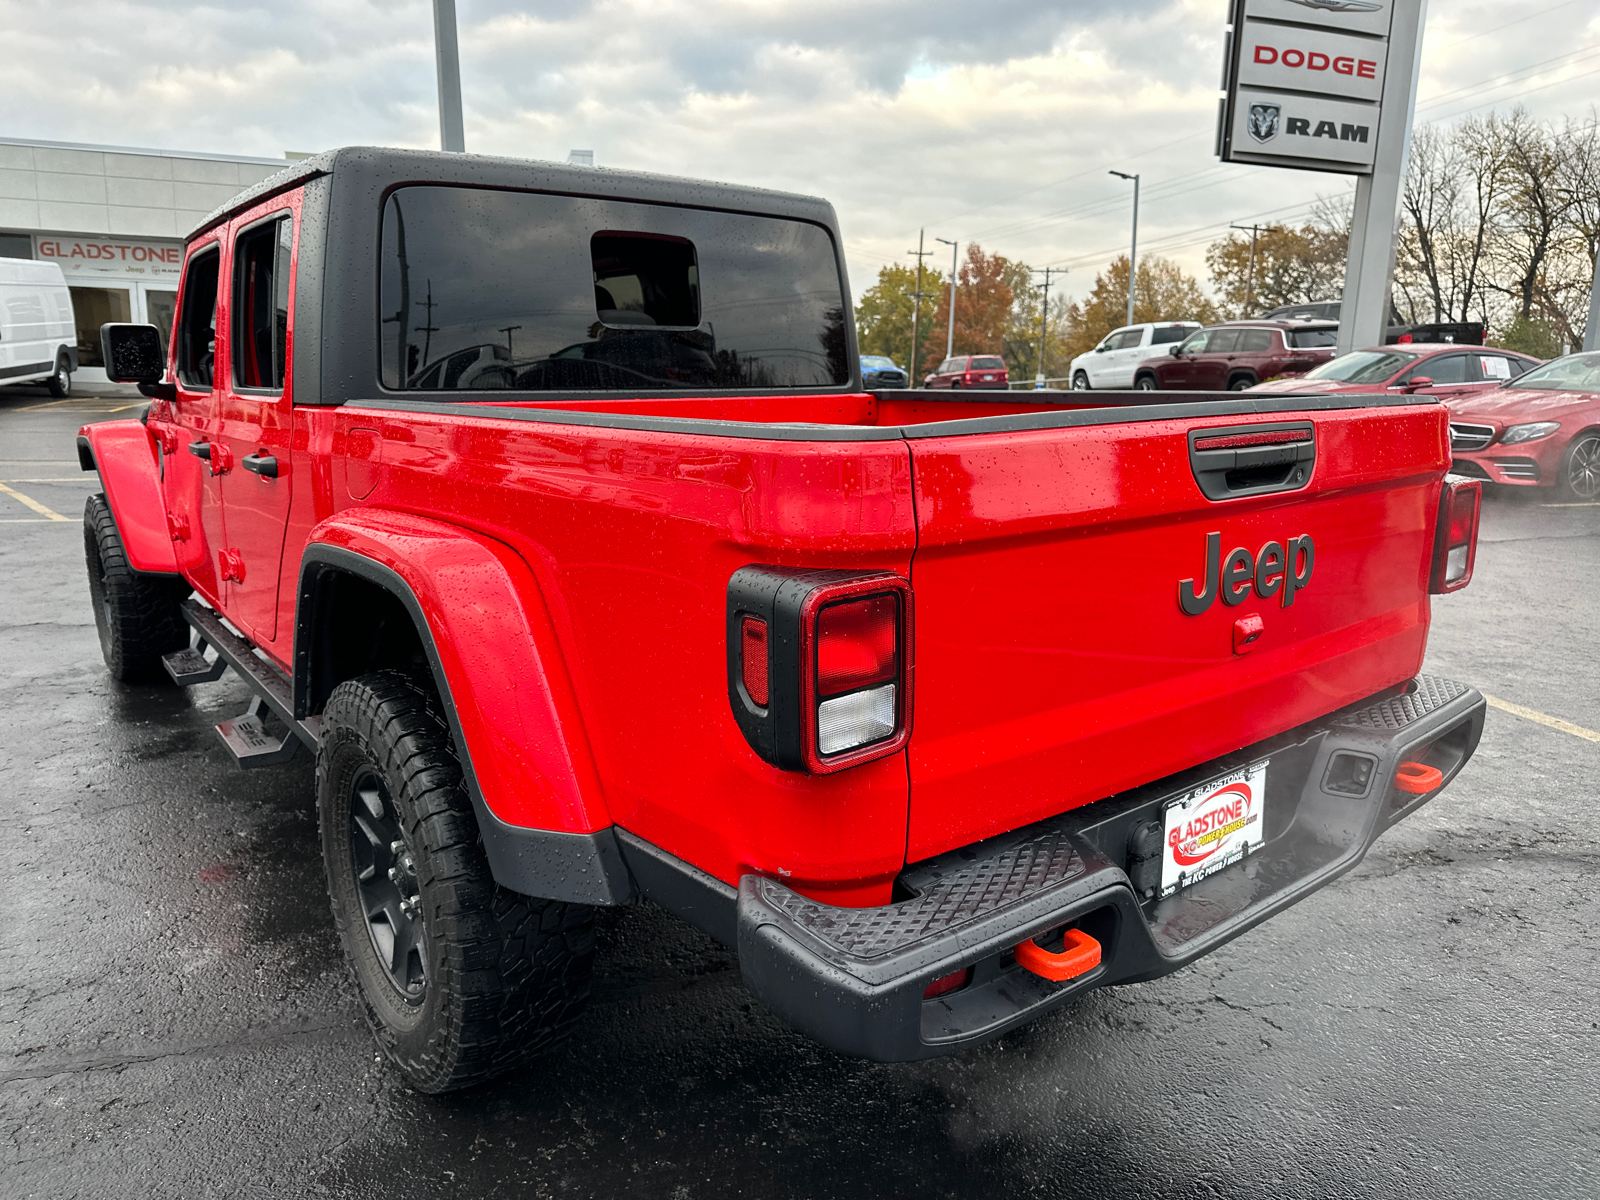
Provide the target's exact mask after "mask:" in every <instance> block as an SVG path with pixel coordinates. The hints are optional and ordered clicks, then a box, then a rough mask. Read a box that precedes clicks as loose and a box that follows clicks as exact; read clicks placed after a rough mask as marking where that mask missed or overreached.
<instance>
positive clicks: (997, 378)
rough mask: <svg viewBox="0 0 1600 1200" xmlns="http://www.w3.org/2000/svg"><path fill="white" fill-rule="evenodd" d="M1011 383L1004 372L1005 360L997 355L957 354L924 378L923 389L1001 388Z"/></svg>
mask: <svg viewBox="0 0 1600 1200" xmlns="http://www.w3.org/2000/svg"><path fill="white" fill-rule="evenodd" d="M1010 383H1011V374H1010V372H1008V371H1007V370H1006V360H1005V359H1003V358H1001V357H1000V356H999V355H998V354H958V355H956V356H955V357H954V358H947V359H945V360H944V361H943V362H942V363H940V364H939V367H938V369H937V370H935V371H934V372H933V373H932V374H930V375H928V376H926V377H925V378H924V379H923V381H922V386H923V387H931V388H1003V387H1007V386H1009V385H1010Z"/></svg>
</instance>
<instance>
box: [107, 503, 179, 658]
mask: <svg viewBox="0 0 1600 1200" xmlns="http://www.w3.org/2000/svg"><path fill="white" fill-rule="evenodd" d="M83 556H84V558H85V560H86V561H87V564H88V567H89V599H90V602H91V603H92V604H93V605H94V627H95V632H96V633H98V634H99V635H100V653H101V655H102V656H103V657H104V658H105V660H106V667H107V668H108V669H109V670H110V671H111V674H112V677H113V678H116V679H120V680H122V681H123V682H124V683H132V682H136V681H145V682H155V683H160V682H162V681H165V680H166V679H167V675H166V673H165V672H164V671H162V670H161V656H162V655H163V654H170V653H172V652H173V651H174V650H182V649H183V648H184V647H185V646H187V645H188V644H189V625H188V623H187V622H186V621H184V619H183V609H182V607H181V605H182V603H183V598H184V597H185V596H187V595H188V594H189V585H188V584H187V583H185V582H184V581H183V578H182V577H181V576H177V575H141V574H139V573H138V572H136V571H134V569H133V568H132V567H130V566H129V565H128V551H127V548H126V547H125V546H123V544H122V535H121V534H120V533H119V532H118V531H117V522H116V518H115V517H113V516H112V515H111V506H110V505H109V504H107V503H106V497H105V493H104V492H100V493H97V494H96V495H93V496H90V497H89V499H88V501H87V502H86V503H85V504H84V506H83Z"/></svg>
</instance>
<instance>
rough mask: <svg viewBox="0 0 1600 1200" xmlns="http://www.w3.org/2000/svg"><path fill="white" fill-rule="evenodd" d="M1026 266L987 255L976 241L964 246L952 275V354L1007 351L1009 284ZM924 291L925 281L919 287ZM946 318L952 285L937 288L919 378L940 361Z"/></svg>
mask: <svg viewBox="0 0 1600 1200" xmlns="http://www.w3.org/2000/svg"><path fill="white" fill-rule="evenodd" d="M1019 268H1020V271H1021V272H1026V271H1027V268H1026V267H1022V266H1021V264H1017V263H1013V262H1012V261H1011V260H1010V259H1007V258H1004V257H1002V256H1001V255H998V254H985V253H984V251H983V248H982V247H981V246H979V245H978V244H977V243H976V242H973V243H971V244H970V245H968V247H967V257H966V261H964V262H963V263H962V264H961V270H960V272H959V274H958V275H957V277H956V279H957V282H956V326H955V339H954V346H953V349H952V351H951V352H952V353H954V354H1001V353H1003V352H1004V350H1005V335H1006V328H1007V325H1008V323H1009V321H1010V317H1011V304H1012V300H1013V299H1014V298H1015V296H1016V292H1015V291H1014V290H1013V284H1014V283H1015V282H1016V281H1017V280H1018V279H1019V278H1020V277H1021V276H1019ZM927 290H928V288H927V286H926V285H924V287H923V291H924V292H926V291H927ZM949 321H950V288H949V287H948V286H946V287H944V288H942V289H941V292H940V296H939V303H938V306H937V307H936V308H935V309H934V312H933V320H932V322H931V325H930V329H929V333H928V339H927V343H926V344H925V345H924V346H923V348H922V362H921V364H920V367H919V371H918V378H920V377H921V376H922V375H926V374H927V373H928V372H930V371H932V370H933V369H934V368H936V367H937V366H938V365H939V364H940V363H941V362H943V361H944V351H945V344H946V338H944V337H941V336H940V335H941V334H946V332H947V330H948V328H949Z"/></svg>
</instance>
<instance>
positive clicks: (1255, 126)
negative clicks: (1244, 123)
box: [1250, 104, 1283, 142]
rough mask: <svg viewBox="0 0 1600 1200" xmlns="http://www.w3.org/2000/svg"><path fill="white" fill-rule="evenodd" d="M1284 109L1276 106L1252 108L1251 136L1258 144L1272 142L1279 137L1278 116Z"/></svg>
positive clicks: (1257, 105) (1266, 105)
mask: <svg viewBox="0 0 1600 1200" xmlns="http://www.w3.org/2000/svg"><path fill="white" fill-rule="evenodd" d="M1282 111H1283V109H1282V108H1281V107H1279V106H1278V105H1276V104H1252V105H1251V106H1250V136H1251V137H1253V138H1255V140H1256V141H1258V142H1270V141H1271V140H1272V139H1273V138H1275V137H1277V136H1278V114H1279V113H1281V112H1282Z"/></svg>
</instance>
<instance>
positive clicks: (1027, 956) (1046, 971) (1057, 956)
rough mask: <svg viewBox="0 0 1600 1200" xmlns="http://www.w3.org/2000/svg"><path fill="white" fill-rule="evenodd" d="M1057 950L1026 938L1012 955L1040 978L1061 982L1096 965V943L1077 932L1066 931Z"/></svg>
mask: <svg viewBox="0 0 1600 1200" xmlns="http://www.w3.org/2000/svg"><path fill="white" fill-rule="evenodd" d="M1061 943H1062V944H1061V950H1060V952H1059V953H1052V952H1051V951H1049V950H1046V949H1045V948H1044V947H1043V946H1041V945H1039V943H1038V942H1036V941H1034V940H1033V939H1032V938H1029V939H1028V940H1027V941H1025V942H1018V943H1017V948H1016V950H1015V951H1014V952H1013V953H1015V954H1016V956H1017V961H1018V962H1019V963H1021V964H1022V965H1023V966H1024V967H1026V968H1027V969H1028V970H1030V971H1032V972H1033V973H1034V974H1035V975H1038V976H1039V977H1040V978H1042V979H1049V980H1053V981H1054V982H1056V983H1061V982H1063V981H1064V980H1067V979H1076V978H1077V977H1078V976H1079V975H1082V974H1083V973H1084V972H1085V971H1092V970H1094V969H1095V968H1096V967H1098V966H1099V965H1100V943H1099V942H1097V941H1095V940H1094V938H1092V937H1090V936H1089V935H1088V934H1087V933H1085V932H1084V931H1083V930H1081V929H1069V930H1067V933H1066V936H1065V937H1064V938H1062V939H1061Z"/></svg>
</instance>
